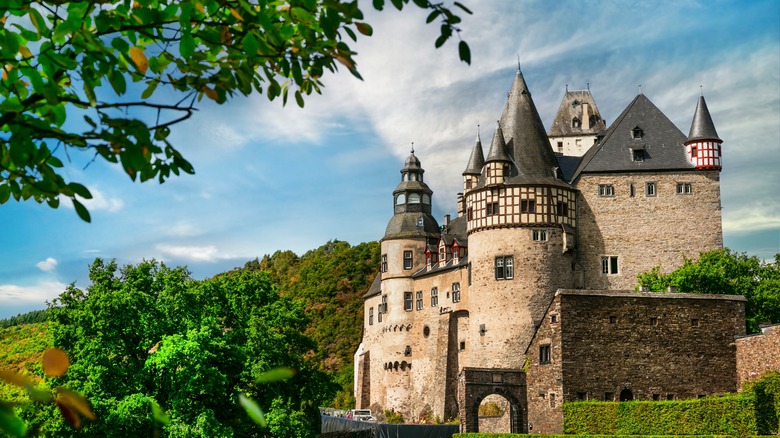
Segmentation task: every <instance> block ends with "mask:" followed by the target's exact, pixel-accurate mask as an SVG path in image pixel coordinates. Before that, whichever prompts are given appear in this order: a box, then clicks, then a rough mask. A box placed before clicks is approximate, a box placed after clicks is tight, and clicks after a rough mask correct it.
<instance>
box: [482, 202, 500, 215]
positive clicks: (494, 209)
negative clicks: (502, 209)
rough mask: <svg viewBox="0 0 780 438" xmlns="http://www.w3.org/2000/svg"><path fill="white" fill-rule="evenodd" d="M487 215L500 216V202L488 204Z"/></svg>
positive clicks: (486, 207) (486, 206)
mask: <svg viewBox="0 0 780 438" xmlns="http://www.w3.org/2000/svg"><path fill="white" fill-rule="evenodd" d="M485 214H486V215H488V216H493V215H496V214H498V202H488V203H487V204H486V205H485Z"/></svg>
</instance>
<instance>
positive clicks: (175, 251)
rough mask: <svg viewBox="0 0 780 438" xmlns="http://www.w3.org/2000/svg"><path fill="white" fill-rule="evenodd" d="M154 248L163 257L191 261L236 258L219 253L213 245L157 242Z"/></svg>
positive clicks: (214, 260)
mask: <svg viewBox="0 0 780 438" xmlns="http://www.w3.org/2000/svg"><path fill="white" fill-rule="evenodd" d="M156 249H157V250H158V251H160V252H161V253H162V254H163V256H164V257H168V258H173V259H176V260H187V261H191V262H208V263H213V262H216V261H219V260H227V259H233V258H237V257H236V256H232V255H228V254H220V251H219V249H217V247H216V246H214V245H207V246H187V245H169V244H159V245H157V246H156Z"/></svg>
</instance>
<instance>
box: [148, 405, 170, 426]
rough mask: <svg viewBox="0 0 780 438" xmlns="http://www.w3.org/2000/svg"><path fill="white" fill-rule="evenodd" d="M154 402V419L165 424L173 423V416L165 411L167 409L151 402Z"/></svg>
mask: <svg viewBox="0 0 780 438" xmlns="http://www.w3.org/2000/svg"><path fill="white" fill-rule="evenodd" d="M151 404H152V417H153V418H154V421H156V422H158V423H160V424H163V425H165V426H167V425H169V424H171V417H170V416H169V415H168V414H166V413H165V411H164V410H163V409H162V408H161V407H160V405H158V404H157V403H155V402H151Z"/></svg>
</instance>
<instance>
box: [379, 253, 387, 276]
mask: <svg viewBox="0 0 780 438" xmlns="http://www.w3.org/2000/svg"><path fill="white" fill-rule="evenodd" d="M381 260H382V261H381V263H380V265H379V270H380V271H381V272H387V254H382V259H381Z"/></svg>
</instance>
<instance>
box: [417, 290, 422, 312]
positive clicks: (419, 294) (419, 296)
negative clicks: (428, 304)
mask: <svg viewBox="0 0 780 438" xmlns="http://www.w3.org/2000/svg"><path fill="white" fill-rule="evenodd" d="M415 298H416V300H415V304H416V305H417V310H422V309H423V295H422V291H421V290H418V291H417V296H416V297H415Z"/></svg>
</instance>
